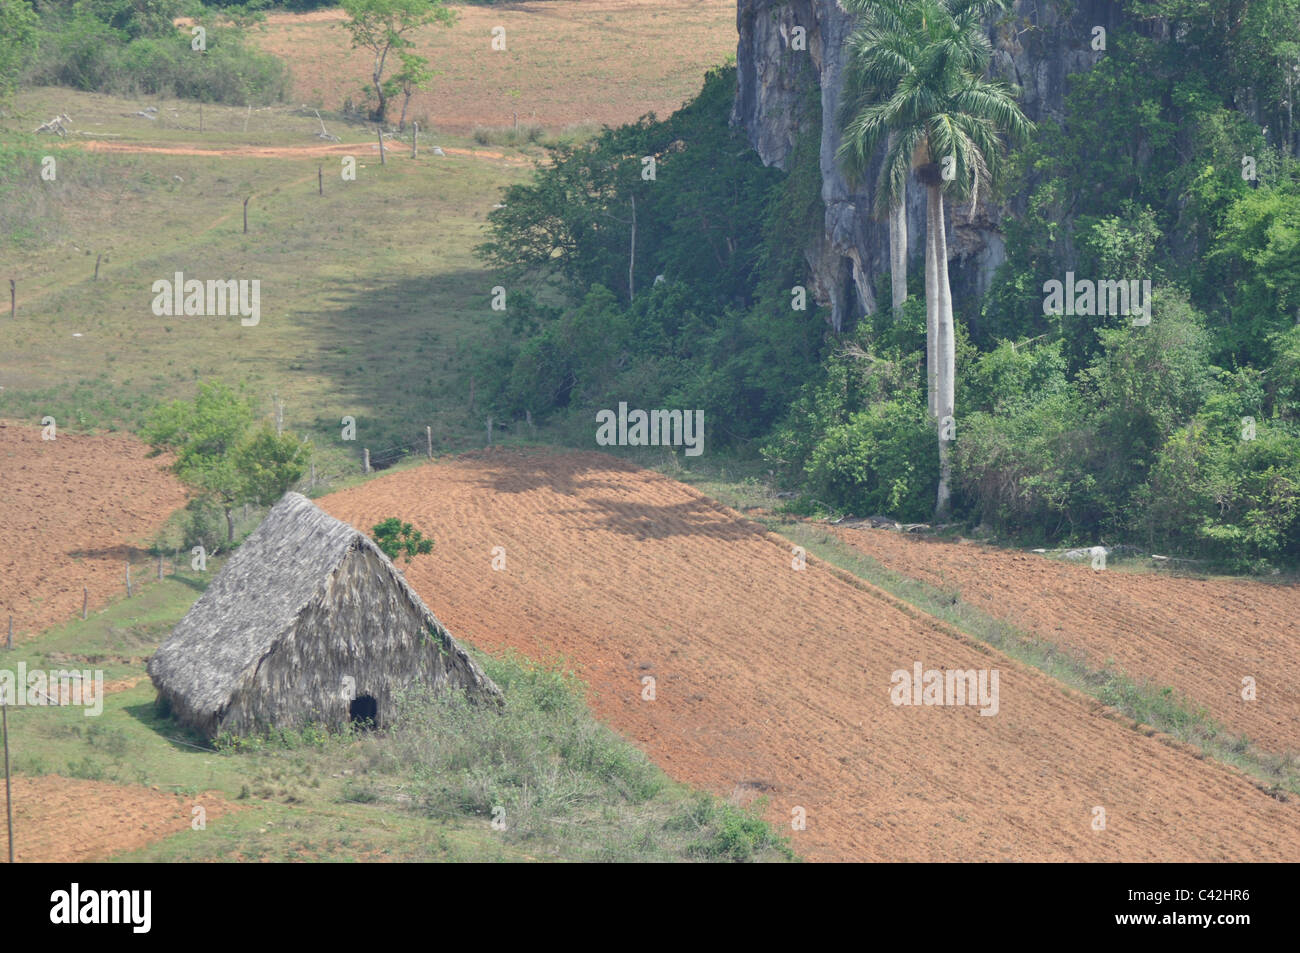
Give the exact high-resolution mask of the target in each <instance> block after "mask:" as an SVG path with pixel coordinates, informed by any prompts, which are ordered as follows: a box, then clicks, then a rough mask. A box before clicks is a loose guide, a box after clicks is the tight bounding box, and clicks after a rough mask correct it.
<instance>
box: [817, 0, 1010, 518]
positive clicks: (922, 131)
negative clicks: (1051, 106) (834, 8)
mask: <svg viewBox="0 0 1300 953" xmlns="http://www.w3.org/2000/svg"><path fill="white" fill-rule="evenodd" d="M1007 3H1008V0H846V7H847V8H848V9H849V10H851V11H853V12H857V13H859V14H862V15H864V17H865V21H864V24H863V26H862V27H861V28H860V31H859V33H858V35H857V36H858V39H857V41H856V52H855V54H854V55H853V56H852V57H851V58H850V60H849V61H848V67H847V68H848V70H849V72H850V74H852V73H855V72H856V73H859V74H860V75H859V76H858V77H856V78H854V79H852V80H850V81H849V88H851V89H855V90H858V91H859V92H860V95H858V96H855V97H852V98H850V99H847V100H846V101H845V103H844V106H843V110H842V112H841V114H840V122H841V124H842V127H843V133H844V141H843V142H842V143H841V145H840V148H839V151H838V153H837V158H838V159H839V161H840V162H841V164H842V165H843V167H844V169H845V171H846V174H848V175H849V176H850V177H851V178H855V179H856V178H860V177H861V176H862V175H863V174H864V172H865V170H866V169H867V168H868V167H869V166H870V164H871V162H872V160H873V158H874V156H875V153H876V150H877V149H878V148H879V147H880V146H881V145H882V144H883V145H884V146H885V157H884V162H883V164H882V166H881V169H880V174H879V177H878V179H877V183H876V212H877V214H888V211H889V208H890V206H891V205H892V204H894V203H895V202H896V201H897V200H898V197H899V196H901V195H902V194H903V192H904V189H905V187H906V183H907V177H908V174H909V173H912V172H915V174H916V177H917V179H918V181H919V182H920V183H921V184H922V185H923V186H924V187H925V190H926V196H927V216H926V256H925V289H926V295H925V297H926V306H927V315H928V317H927V322H926V325H927V348H926V351H927V365H928V367H927V374H928V378H929V386H928V391H929V394H930V401H929V406H930V413H931V415H932V416H933V417H934V418H936V424H937V427H938V437H939V483H938V490H937V494H936V502H935V519H938V520H942V519H945V518H947V516H948V513H949V509H950V501H949V496H950V492H949V484H950V482H951V463H950V459H949V448H948V443H949V433H948V428H949V427H950V426H951V422H952V421H953V419H954V412H955V406H954V404H955V399H954V392H955V384H956V335H955V332H954V328H953V312H952V289H951V286H950V284H949V281H948V246H947V236H946V234H945V231H944V227H945V226H944V212H943V204H944V195H945V193H946V194H948V195H951V196H952V197H953V198H954V199H967V198H969V199H970V200H971V201H972V202H973V203H975V204H978V202H979V196H980V192H981V191H983V192H985V193H987V192H988V191H989V190H991V189H992V188H993V187H995V186H996V185H997V183H998V180H999V178H1000V171H1001V162H1000V159H1001V155H1002V150H1003V143H1002V141H1001V139H1000V138H999V136H1000V135H1002V134H1005V135H1007V136H1008V137H1010V138H1011V139H1012V140H1016V141H1019V140H1023V139H1025V138H1027V137H1028V134H1029V132H1030V130H1031V129H1032V124H1031V123H1030V122H1029V120H1028V119H1026V118H1025V115H1024V113H1023V112H1021V110H1020V107H1019V106H1018V105H1017V104H1016V102H1015V99H1014V98H1013V93H1012V91H1011V90H1010V89H1009V88H1008V87H1007V86H1005V85H1003V84H1001V83H993V82H989V81H988V80H986V79H984V75H985V73H986V72H987V70H988V66H989V61H990V59H991V57H992V47H991V45H990V43H989V38H988V35H987V34H986V33H985V31H984V29H983V26H982V23H981V21H982V19H983V17H984V16H985V15H987V14H990V13H993V12H997V11H1004V10H1005V9H1006V8H1007Z"/></svg>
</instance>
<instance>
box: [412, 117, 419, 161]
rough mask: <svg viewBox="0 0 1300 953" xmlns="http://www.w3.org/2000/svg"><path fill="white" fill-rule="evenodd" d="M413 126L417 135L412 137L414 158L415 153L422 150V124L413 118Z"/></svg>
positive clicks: (413, 156)
mask: <svg viewBox="0 0 1300 953" xmlns="http://www.w3.org/2000/svg"><path fill="white" fill-rule="evenodd" d="M411 128H412V129H413V130H414V131H415V135H414V136H412V138H411V158H412V159H414V158H415V154H416V153H417V152H418V151H419V150H420V124H419V123H418V122H416V121H415V120H414V119H412V120H411Z"/></svg>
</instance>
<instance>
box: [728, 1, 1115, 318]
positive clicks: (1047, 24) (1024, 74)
mask: <svg viewBox="0 0 1300 953" xmlns="http://www.w3.org/2000/svg"><path fill="white" fill-rule="evenodd" d="M1118 17H1119V12H1118V4H1116V3H1114V2H1113V0H1073V2H1066V3H1062V2H1061V0H1017V2H1016V3H1015V5H1014V9H1013V12H1012V14H1011V15H1010V16H1009V17H1001V18H999V19H998V20H997V21H996V22H994V21H990V22H989V23H987V24H986V26H987V28H988V30H989V37H990V39H991V40H992V42H993V45H994V51H995V52H994V56H993V66H992V69H993V73H994V76H995V77H996V78H998V79H1001V80H1003V81H1005V82H1008V83H1013V84H1015V85H1016V86H1018V87H1020V88H1021V90H1022V93H1021V105H1022V108H1023V109H1024V110H1025V113H1026V114H1027V115H1028V116H1029V118H1030V119H1033V120H1038V119H1040V118H1042V117H1043V116H1045V115H1059V114H1060V112H1061V109H1062V107H1063V101H1064V96H1065V92H1066V77H1067V76H1069V75H1070V74H1071V73H1074V72H1077V71H1080V70H1085V69H1088V68H1090V67H1091V66H1092V65H1093V64H1094V63H1095V62H1096V59H1097V57H1099V56H1103V55H1105V54H1103V53H1097V52H1094V51H1093V50H1092V49H1091V45H1090V41H1091V37H1092V30H1093V27H1094V26H1103V27H1105V28H1106V29H1107V31H1111V30H1113V29H1114V28H1115V26H1116V25H1117V23H1118ZM736 25H737V28H738V30H739V33H740V43H739V48H738V50H737V56H736V65H737V76H738V83H739V88H738V90H737V94H736V105H735V110H734V113H733V117H732V118H733V121H734V122H736V123H738V124H740V125H742V126H743V127H744V129H745V131H746V133H747V134H748V137H749V141H750V142H751V143H752V144H753V146H754V148H755V149H756V150H757V151H758V154H759V155H760V156H761V157H762V159H763V162H764V163H766V164H768V165H776V166H778V167H780V168H785V167H786V163H787V161H788V160H789V158H790V155H791V152H792V150H793V147H794V144H795V141H796V139H797V138H798V137H801V136H817V137H819V138H820V163H821V175H822V199H823V201H824V203H825V208H826V211H825V216H826V220H825V228H824V230H823V233H822V236H821V238H820V240H819V241H817V242H815V243H814V244H813V246H812V247H810V248H808V249H807V252H806V256H807V260H808V265H809V268H810V271H811V283H812V286H811V290H812V292H813V295H814V297H815V298H816V299H817V301H818V303H820V304H822V305H823V306H829V307H830V311H831V323H832V324H833V326H834V327H835V328H836V329H837V330H839V329H841V328H843V327H844V326H846V325H848V324H851V323H852V321H853V320H854V319H855V318H856V317H857V316H858V315H860V314H863V313H870V312H873V311H875V310H876V308H877V307H878V303H877V302H876V300H875V295H874V292H873V290H872V287H871V285H872V281H873V279H874V278H875V277H876V276H878V275H880V274H882V273H884V272H886V271H888V269H889V235H888V227H887V223H885V222H883V221H874V220H873V219H872V218H871V214H870V213H871V206H872V199H873V197H872V188H871V181H868V182H867V183H865V184H864V185H863V186H862V187H860V188H856V189H855V188H852V187H850V186H849V184H848V183H847V182H846V181H845V180H844V177H843V175H841V173H840V170H839V167H838V166H837V164H836V162H835V150H836V149H837V148H838V147H839V143H840V137H839V132H838V128H837V124H836V113H837V110H838V106H839V97H840V91H841V84H842V78H841V77H842V72H843V58H844V45H845V42H846V40H847V39H848V36H849V34H850V33H851V32H852V29H853V17H852V16H851V15H850V14H848V13H846V12H845V11H844V9H843V8H842V7H840V5H839V3H838V2H837V0H738V2H737V10H736ZM796 27H802V28H803V35H802V37H801V38H800V39H798V40H796V37H799V36H800V34H799V31H797V30H796ZM800 46H803V47H804V49H798V47H800ZM819 101H820V104H821V110H820V128H818V127H817V125H818V120H817V114H818V110H817V109H816V104H817V103H818V102H819ZM947 211H948V254H949V258H950V261H951V268H952V281H953V293H954V295H955V296H956V298H957V299H958V300H960V299H961V298H962V297H963V296H966V295H971V294H982V293H983V292H984V291H985V290H986V289H987V288H988V285H989V282H990V280H991V279H992V276H993V272H994V270H995V269H996V268H997V266H998V265H999V264H1001V262H1002V261H1003V259H1004V257H1005V256H1004V251H1003V248H1004V246H1003V242H1002V233H1001V229H1000V227H999V222H1000V220H1001V216H1002V212H1003V210H1002V209H998V208H992V207H989V206H987V205H981V207H980V208H979V209H978V210H977V211H976V213H975V215H974V217H973V219H972V217H971V209H970V207H969V206H963V205H956V206H953V205H949V206H948V210H947ZM924 215H925V196H924V193H923V192H922V190H921V189H920V187H919V186H914V185H913V186H911V187H909V189H908V239H909V240H908V247H909V266H910V267H911V268H920V267H922V265H923V262H922V259H923V257H924V245H923V242H924V236H925V233H924ZM886 304H888V302H886Z"/></svg>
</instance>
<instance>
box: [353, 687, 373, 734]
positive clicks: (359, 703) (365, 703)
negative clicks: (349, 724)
mask: <svg viewBox="0 0 1300 953" xmlns="http://www.w3.org/2000/svg"><path fill="white" fill-rule="evenodd" d="M348 717H349V718H350V719H351V720H352V721H353V722H355V723H356V725H357V727H359V728H373V727H375V722H376V721H378V720H379V703H378V702H377V701H375V700H374V698H373V697H371V696H370V695H358V696H357V697H356V698H354V699H352V704H351V705H350V706H349V707H348Z"/></svg>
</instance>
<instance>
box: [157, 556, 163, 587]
mask: <svg viewBox="0 0 1300 953" xmlns="http://www.w3.org/2000/svg"><path fill="white" fill-rule="evenodd" d="M162 578H163V565H162V553H159V554H158V581H159V582H162Z"/></svg>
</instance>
